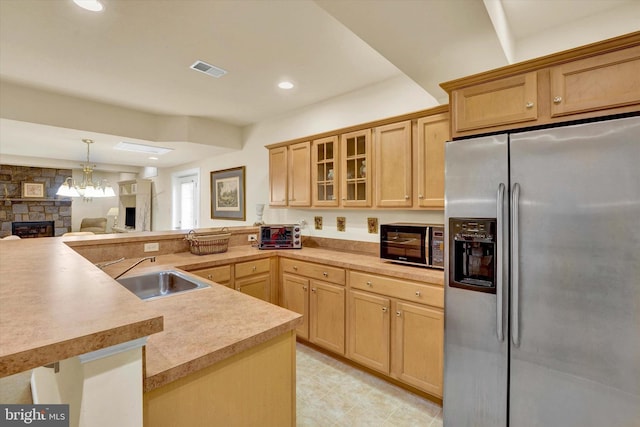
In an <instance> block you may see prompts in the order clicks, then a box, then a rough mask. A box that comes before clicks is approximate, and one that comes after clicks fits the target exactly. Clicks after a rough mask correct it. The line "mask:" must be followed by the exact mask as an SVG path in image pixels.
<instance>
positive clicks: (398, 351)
mask: <svg viewBox="0 0 640 427" xmlns="http://www.w3.org/2000/svg"><path fill="white" fill-rule="evenodd" d="M392 331H393V332H392V340H393V342H392V345H391V348H392V357H391V359H392V361H393V365H392V367H391V376H392V377H394V378H397V379H398V380H400V381H403V382H405V383H407V384H410V385H412V386H415V387H417V388H420V389H422V390H424V391H426V392H428V393H431V394H433V395H435V396H438V397H442V372H443V368H444V365H443V358H444V356H443V353H444V352H443V347H444V314H443V312H442V310H440V309H436V308H429V307H423V306H419V305H416V304H410V303H405V302H401V301H395V302H394V313H393V325H392Z"/></svg>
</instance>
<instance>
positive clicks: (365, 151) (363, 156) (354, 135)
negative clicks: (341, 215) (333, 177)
mask: <svg viewBox="0 0 640 427" xmlns="http://www.w3.org/2000/svg"><path fill="white" fill-rule="evenodd" d="M340 143H341V144H342V150H341V161H340V165H341V169H342V175H341V178H340V182H341V185H340V193H341V196H340V197H341V200H342V205H343V206H345V207H346V206H350V207H355V206H371V175H370V174H369V173H368V172H369V171H368V170H367V168H368V167H370V166H368V165H369V164H370V162H369V159H370V157H371V130H370V129H363V130H359V131H355V132H350V133H345V134H343V135H342V137H341V141H340Z"/></svg>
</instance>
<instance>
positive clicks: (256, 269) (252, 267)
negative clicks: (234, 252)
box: [234, 258, 271, 302]
mask: <svg viewBox="0 0 640 427" xmlns="http://www.w3.org/2000/svg"><path fill="white" fill-rule="evenodd" d="M234 284H235V288H236V290H237V291H239V292H242V293H244V294H247V295H251V296H252V297H255V298H260V299H261V300H264V301H267V302H271V259H269V258H264V259H258V260H254V261H247V262H239V263H237V264H236V265H235V281H234Z"/></svg>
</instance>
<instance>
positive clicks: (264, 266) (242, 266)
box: [236, 258, 271, 279]
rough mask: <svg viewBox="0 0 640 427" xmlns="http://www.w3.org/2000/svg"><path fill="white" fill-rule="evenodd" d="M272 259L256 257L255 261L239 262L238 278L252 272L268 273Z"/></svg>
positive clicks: (237, 266) (237, 265)
mask: <svg viewBox="0 0 640 427" xmlns="http://www.w3.org/2000/svg"><path fill="white" fill-rule="evenodd" d="M270 265H271V259H269V258H264V259H256V260H253V261H247V262H239V263H237V264H236V279H238V278H240V277H246V276H250V275H252V274H258V273H266V272H268V271H269V270H270V268H269V267H270Z"/></svg>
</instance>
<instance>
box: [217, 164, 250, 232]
mask: <svg viewBox="0 0 640 427" xmlns="http://www.w3.org/2000/svg"><path fill="white" fill-rule="evenodd" d="M244 168H245V167H244V166H240V167H237V168H231V169H224V170H220V171H214V172H211V218H212V219H231V220H238V221H244V220H245V184H244V182H245V181H244Z"/></svg>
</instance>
